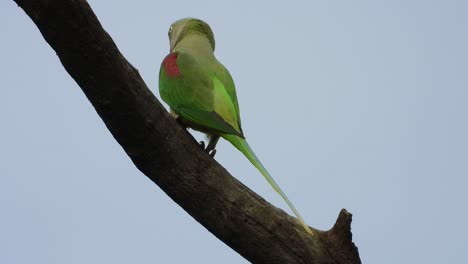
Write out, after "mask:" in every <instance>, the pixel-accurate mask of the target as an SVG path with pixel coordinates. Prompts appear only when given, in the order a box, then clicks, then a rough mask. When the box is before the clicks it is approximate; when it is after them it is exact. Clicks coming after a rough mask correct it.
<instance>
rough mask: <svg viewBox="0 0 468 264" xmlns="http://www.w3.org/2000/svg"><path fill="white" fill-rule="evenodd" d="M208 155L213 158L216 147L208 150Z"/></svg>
mask: <svg viewBox="0 0 468 264" xmlns="http://www.w3.org/2000/svg"><path fill="white" fill-rule="evenodd" d="M208 155H210V156H211V157H212V158H214V156H215V155H216V149H213V150H212V151H210V152H208Z"/></svg>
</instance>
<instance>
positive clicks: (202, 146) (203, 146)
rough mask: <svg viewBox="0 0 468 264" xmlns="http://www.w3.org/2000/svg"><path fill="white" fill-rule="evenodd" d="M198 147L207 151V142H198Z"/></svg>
mask: <svg viewBox="0 0 468 264" xmlns="http://www.w3.org/2000/svg"><path fill="white" fill-rule="evenodd" d="M198 145H200V147H201V148H202V149H203V150H204V149H205V142H203V141H200V142H198Z"/></svg>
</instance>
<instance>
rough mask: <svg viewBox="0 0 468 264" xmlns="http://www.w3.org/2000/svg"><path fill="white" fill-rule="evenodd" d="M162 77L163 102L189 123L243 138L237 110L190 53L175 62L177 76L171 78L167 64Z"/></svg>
mask: <svg viewBox="0 0 468 264" xmlns="http://www.w3.org/2000/svg"><path fill="white" fill-rule="evenodd" d="M168 58H170V56H168V57H166V59H165V60H164V61H163V65H162V66H161V71H160V74H159V86H160V87H159V89H160V94H161V97H162V99H163V100H164V101H165V102H166V103H167V104H169V106H170V107H171V109H172V110H173V111H175V112H176V113H177V114H179V115H180V116H181V117H182V118H184V119H186V120H187V121H189V122H190V123H193V124H196V125H197V126H202V127H204V128H207V129H208V130H213V131H216V132H218V133H227V134H234V135H238V136H241V137H243V135H242V131H241V129H240V125H239V122H238V115H237V111H236V107H235V106H234V103H233V101H232V99H231V96H230V95H229V94H228V92H227V91H226V88H225V85H224V84H223V82H222V81H221V80H220V79H219V78H218V77H217V76H216V75H215V74H214V73H213V72H212V71H210V70H209V67H203V65H201V64H200V63H199V62H198V61H197V60H196V59H195V58H194V57H193V56H191V55H190V54H188V53H182V52H179V53H177V56H176V58H177V60H176V61H174V63H175V65H171V67H177V71H176V72H177V73H178V74H168V71H169V70H172V71H174V69H173V68H171V69H168V68H166V66H165V65H170V63H168V62H165V61H166V60H167V59H168Z"/></svg>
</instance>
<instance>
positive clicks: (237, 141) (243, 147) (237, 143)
mask: <svg viewBox="0 0 468 264" xmlns="http://www.w3.org/2000/svg"><path fill="white" fill-rule="evenodd" d="M222 137H223V138H224V139H226V140H227V141H229V142H231V144H232V145H233V146H234V147H236V148H237V149H238V150H239V151H240V152H242V154H244V156H245V157H246V158H247V159H248V160H249V161H250V162H251V163H252V164H253V165H254V166H255V168H257V169H258V170H259V171H260V173H261V174H262V175H263V177H265V179H266V180H267V181H268V183H269V184H270V185H271V187H273V189H274V190H275V191H276V192H277V193H278V194H279V195H280V196H281V197H282V198H283V200H284V201H285V202H286V203H287V204H288V206H289V208H291V210H292V211H293V212H294V214H295V215H296V217H297V218H298V219H299V222H300V223H301V225H302V226H303V227H304V229H305V230H306V231H307V232H308V233H309V234H311V235H313V233H312V230H310V228H309V226H308V225H307V224H306V223H305V222H304V219H303V218H302V216H301V215H300V214H299V211H297V209H296V207H294V205H293V204H292V202H291V201H290V200H289V198H288V197H287V196H286V194H285V193H284V192H283V190H281V188H280V187H279V185H278V184H277V183H276V181H275V180H274V179H273V177H271V175H270V173H269V172H268V171H267V169H265V167H264V166H263V164H262V163H261V162H260V160H259V159H258V158H257V156H256V155H255V153H254V152H253V151H252V149H251V148H250V146H249V144H248V143H247V141H246V140H245V139H243V138H240V137H238V136H235V135H227V134H223V135H222Z"/></svg>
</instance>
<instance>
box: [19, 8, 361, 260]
mask: <svg viewBox="0 0 468 264" xmlns="http://www.w3.org/2000/svg"><path fill="white" fill-rule="evenodd" d="M15 2H16V3H17V4H18V5H19V6H20V7H21V8H22V9H23V10H24V11H25V12H26V14H27V15H28V16H29V17H30V18H31V19H32V20H33V21H34V23H35V24H36V25H37V27H38V28H39V30H40V31H41V33H42V35H43V36H44V38H45V40H46V41H47V42H48V43H49V44H50V46H51V47H52V48H53V49H54V50H55V52H56V53H57V55H58V57H59V59H60V61H61V62H62V64H63V66H64V67H65V69H66V70H67V72H68V73H69V74H70V75H71V76H72V78H73V79H74V80H75V81H76V82H77V84H78V85H79V86H80V87H81V89H82V90H83V92H84V93H85V95H86V96H87V98H88V99H89V100H90V101H91V103H92V105H93V106H94V108H95V109H96V112H97V113H98V114H99V116H100V117H101V118H102V120H103V121H104V123H105V124H106V126H107V128H108V129H109V130H110V132H111V133H112V135H113V136H114V138H115V139H116V140H117V142H119V144H120V145H121V146H122V148H123V149H124V150H125V152H126V153H127V155H128V156H129V157H130V158H131V159H132V161H133V162H134V164H135V165H136V167H137V168H138V169H139V170H140V171H141V172H143V173H144V174H145V175H146V176H147V177H149V178H150V179H151V180H152V181H153V182H154V183H156V184H157V185H158V186H159V187H160V188H161V189H162V190H163V191H164V192H166V193H167V195H169V197H171V198H172V199H173V200H174V201H175V202H176V203H177V204H179V205H180V206H181V207H182V208H184V210H185V211H187V213H189V214H190V215H191V216H192V217H193V218H195V219H196V220H197V221H198V222H199V223H200V224H202V225H203V226H204V227H205V228H206V229H208V230H209V231H210V232H211V233H213V234H214V235H215V236H216V237H218V238H219V239H220V240H221V241H223V242H224V243H226V244H227V245H229V246H230V247H231V248H232V249H233V250H235V251H237V252H238V253H239V254H241V255H242V256H243V257H244V258H246V259H247V260H249V261H251V262H254V263H270V264H272V263H281V264H284V263H340V264H345V263H351V264H354V263H356V264H357V263H361V261H360V259H359V254H358V250H357V248H356V246H355V245H354V243H353V242H352V239H351V238H352V235H351V230H350V225H351V214H350V213H348V212H346V210H344V209H343V210H342V211H341V213H340V215H339V217H338V220H337V222H336V223H335V225H334V227H333V228H332V229H331V230H329V231H319V230H315V229H313V230H314V232H315V236H314V237H311V236H310V235H308V234H307V233H306V232H305V231H304V230H303V228H302V227H301V225H300V224H299V223H298V222H297V220H296V219H295V218H293V217H291V216H289V215H288V214H286V213H285V212H283V211H282V210H280V209H278V208H276V207H274V206H272V205H271V204H269V203H268V202H266V201H265V200H264V199H262V198H261V197H260V196H258V195H257V194H255V193H254V192H252V191H251V190H250V189H248V188H247V187H246V186H244V185H243V184H242V183H240V182H239V181H238V180H236V179H235V178H233V177H232V176H231V175H230V174H229V173H228V172H227V171H226V170H225V169H224V168H223V167H221V166H220V165H219V164H218V163H217V162H216V161H215V160H214V159H212V158H211V157H210V156H208V155H207V154H206V153H205V152H204V151H202V150H201V149H200V147H199V146H198V145H197V143H196V142H195V141H194V139H193V138H192V137H191V136H190V134H188V133H187V132H186V130H185V129H183V128H182V127H181V126H180V125H178V124H177V123H176V121H174V119H173V118H172V117H170V116H169V114H168V113H167V111H165V109H164V108H163V106H162V105H161V104H160V103H159V102H158V100H157V99H156V97H155V96H154V95H153V94H152V93H151V92H150V90H149V89H148V87H147V86H146V84H145V83H144V82H143V80H142V79H141V77H140V75H139V73H138V71H137V70H136V69H135V68H134V67H133V66H132V65H131V64H130V63H129V62H128V61H127V60H126V59H125V58H124V57H123V56H122V54H121V53H120V52H119V50H118V49H117V47H116V45H115V43H114V42H113V41H112V39H111V37H110V36H109V35H108V34H107V32H106V31H104V29H103V28H102V26H101V24H100V23H99V21H98V19H97V18H96V16H95V14H94V13H93V11H92V10H91V8H90V6H89V5H88V3H87V2H86V1H84V0H16V1H15ZM162 41H166V40H162ZM175 228H176V227H174V229H175Z"/></svg>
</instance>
